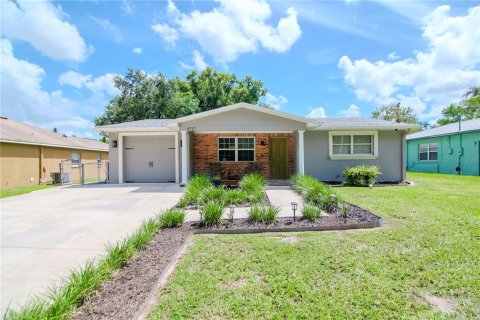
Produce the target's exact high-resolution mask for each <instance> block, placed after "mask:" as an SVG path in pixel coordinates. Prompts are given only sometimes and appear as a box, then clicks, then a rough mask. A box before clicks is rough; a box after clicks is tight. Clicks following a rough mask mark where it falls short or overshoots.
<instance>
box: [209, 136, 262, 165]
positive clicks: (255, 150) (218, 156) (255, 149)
mask: <svg viewBox="0 0 480 320" xmlns="http://www.w3.org/2000/svg"><path fill="white" fill-rule="evenodd" d="M232 138H233V139H235V161H222V160H220V150H228V149H220V139H232ZM238 138H250V139H253V160H252V161H238ZM256 146H257V141H256V139H255V137H251V136H245V137H243V136H242V137H223V136H222V137H218V138H217V159H218V162H222V163H232V162H255V160H256V159H257V148H256ZM241 150H252V149H241Z"/></svg>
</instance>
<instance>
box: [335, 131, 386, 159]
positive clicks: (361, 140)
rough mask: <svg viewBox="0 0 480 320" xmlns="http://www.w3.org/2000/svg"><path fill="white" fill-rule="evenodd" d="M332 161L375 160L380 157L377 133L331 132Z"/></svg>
mask: <svg viewBox="0 0 480 320" xmlns="http://www.w3.org/2000/svg"><path fill="white" fill-rule="evenodd" d="M329 138H330V139H329V140H330V141H329V144H330V146H329V150H330V158H331V159H355V158H356V159H374V158H376V157H377V156H378V147H377V145H378V134H377V132H376V131H358V132H353V131H330V133H329Z"/></svg>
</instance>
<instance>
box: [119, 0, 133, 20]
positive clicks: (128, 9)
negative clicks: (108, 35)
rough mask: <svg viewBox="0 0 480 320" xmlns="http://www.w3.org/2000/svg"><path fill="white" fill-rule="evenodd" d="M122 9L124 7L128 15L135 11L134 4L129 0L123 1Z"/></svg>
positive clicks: (123, 9)
mask: <svg viewBox="0 0 480 320" xmlns="http://www.w3.org/2000/svg"><path fill="white" fill-rule="evenodd" d="M120 9H122V11H123V13H124V14H125V15H127V16H128V15H131V14H132V13H133V5H132V4H131V3H130V1H127V0H123V1H122V5H121V7H120Z"/></svg>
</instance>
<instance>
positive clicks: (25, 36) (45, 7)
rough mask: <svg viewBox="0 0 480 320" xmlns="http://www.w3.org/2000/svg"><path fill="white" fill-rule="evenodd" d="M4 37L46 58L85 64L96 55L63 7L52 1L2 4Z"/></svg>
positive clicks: (2, 2)
mask: <svg viewBox="0 0 480 320" xmlns="http://www.w3.org/2000/svg"><path fill="white" fill-rule="evenodd" d="M0 2H1V11H2V28H1V29H2V35H4V36H6V37H8V38H13V39H18V40H22V41H25V42H28V43H29V44H30V45H32V46H33V47H34V48H35V49H36V50H38V51H39V52H41V53H42V54H43V55H45V56H47V57H50V58H53V59H56V60H68V61H76V62H81V61H84V60H85V59H86V58H87V56H88V55H89V54H90V53H91V52H92V51H93V47H92V46H87V44H86V43H85V41H84V40H83V38H82V37H81V36H80V34H79V33H78V30H77V28H76V27H75V26H74V25H73V24H71V23H69V22H66V21H65V19H66V18H67V15H66V14H65V13H64V12H63V10H62V8H61V7H60V6H54V5H53V4H52V3H50V2H49V1H25V0H17V1H15V2H13V1H11V0H7V1H0Z"/></svg>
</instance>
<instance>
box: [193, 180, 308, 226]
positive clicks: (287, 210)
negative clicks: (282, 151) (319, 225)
mask: <svg viewBox="0 0 480 320" xmlns="http://www.w3.org/2000/svg"><path fill="white" fill-rule="evenodd" d="M266 193H267V196H268V198H269V199H270V203H271V204H272V205H274V206H279V207H280V213H279V215H278V216H279V217H293V211H292V202H297V203H298V209H297V212H296V216H297V217H301V216H302V208H303V199H302V197H301V196H300V195H298V194H297V193H296V192H295V191H293V190H292V188H290V186H267V189H266ZM249 210H250V207H240V208H235V213H234V219H244V218H248V211H249ZM229 212H230V210H229V209H228V208H227V209H225V211H224V212H223V215H222V219H229ZM185 221H186V222H195V221H200V213H199V210H187V211H186V216H185Z"/></svg>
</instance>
